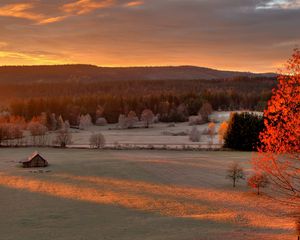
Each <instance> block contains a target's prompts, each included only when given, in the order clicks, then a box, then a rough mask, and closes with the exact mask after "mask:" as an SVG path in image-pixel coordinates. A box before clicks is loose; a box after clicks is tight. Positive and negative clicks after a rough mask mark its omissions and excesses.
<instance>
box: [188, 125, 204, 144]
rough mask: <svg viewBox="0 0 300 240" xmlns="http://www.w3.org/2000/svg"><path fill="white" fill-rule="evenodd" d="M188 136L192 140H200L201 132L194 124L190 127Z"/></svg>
mask: <svg viewBox="0 0 300 240" xmlns="http://www.w3.org/2000/svg"><path fill="white" fill-rule="evenodd" d="M189 138H190V140H191V141H192V142H200V140H201V132H200V131H199V130H198V128H197V127H196V126H194V127H193V128H192V131H191V132H190V134H189Z"/></svg>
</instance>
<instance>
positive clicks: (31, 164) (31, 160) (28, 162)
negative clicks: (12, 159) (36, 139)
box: [21, 152, 48, 168]
mask: <svg viewBox="0 0 300 240" xmlns="http://www.w3.org/2000/svg"><path fill="white" fill-rule="evenodd" d="M21 163H22V165H23V168H35V167H47V166H48V162H47V160H46V159H44V158H43V157H42V156H41V155H40V154H39V153H38V152H34V153H33V154H32V155H31V156H30V157H28V158H27V159H25V160H22V161H21Z"/></svg>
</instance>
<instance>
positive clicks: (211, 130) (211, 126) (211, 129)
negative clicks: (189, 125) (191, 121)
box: [208, 122, 216, 145]
mask: <svg viewBox="0 0 300 240" xmlns="http://www.w3.org/2000/svg"><path fill="white" fill-rule="evenodd" d="M215 134H216V124H215V123H213V122H211V123H209V124H208V135H209V138H210V142H209V144H210V145H213V143H214V136H215Z"/></svg>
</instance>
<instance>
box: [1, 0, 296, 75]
mask: <svg viewBox="0 0 300 240" xmlns="http://www.w3.org/2000/svg"><path fill="white" fill-rule="evenodd" d="M299 25H300V0H0V33H1V34H0V65H43V64H69V63H83V64H94V65H98V66H170V65H174V66H176V65H195V66H203V67H211V68H217V69H224V70H240V71H253V72H271V71H277V70H278V68H279V67H281V66H282V64H283V63H284V62H285V61H286V60H287V59H288V58H289V56H290V55H291V54H292V51H293V49H294V48H296V47H299V46H300V30H299Z"/></svg>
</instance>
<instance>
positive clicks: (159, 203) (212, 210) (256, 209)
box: [0, 172, 293, 233]
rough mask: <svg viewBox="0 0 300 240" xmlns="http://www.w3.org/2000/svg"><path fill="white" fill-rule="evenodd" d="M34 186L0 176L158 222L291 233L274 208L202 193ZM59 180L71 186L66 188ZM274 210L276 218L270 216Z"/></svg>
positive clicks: (115, 184)
mask: <svg viewBox="0 0 300 240" xmlns="http://www.w3.org/2000/svg"><path fill="white" fill-rule="evenodd" d="M49 176H51V178H53V180H51V181H46V180H37V179H33V178H30V177H21V176H12V175H7V174H5V173H1V172H0V185H2V186H5V187H9V188H13V189H22V190H27V191H30V192H36V193H43V194H47V195H51V196H56V197H60V198H65V199H72V200H78V201H86V202H92V203H97V204H109V205H117V206H122V207H126V208H130V209H136V210H141V211H149V212H157V213H159V214H161V215H164V216H172V217H188V218H194V219H199V220H209V221H215V222H223V223H232V224H234V225H238V226H241V227H247V228H255V229H257V230H258V229H261V230H263V229H265V230H268V229H269V230H272V232H274V231H275V232H278V233H284V232H288V231H289V230H290V229H291V228H292V227H293V222H292V221H291V219H289V218H287V217H285V216H284V212H283V210H282V209H280V206H278V205H277V204H275V203H273V204H272V203H271V202H270V201H268V200H264V201H260V202H257V201H253V199H249V197H247V196H242V195H240V194H238V193H234V192H225V191H220V190H214V189H205V188H184V187H178V186H171V185H160V184H152V183H147V182H142V181H129V180H121V179H115V178H102V177H86V176H74V175H70V174H53V175H49ZM65 179H69V180H72V182H70V183H68V184H66V183H63V181H64V180H65ZM275 210H276V213H272V212H273V211H275Z"/></svg>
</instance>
